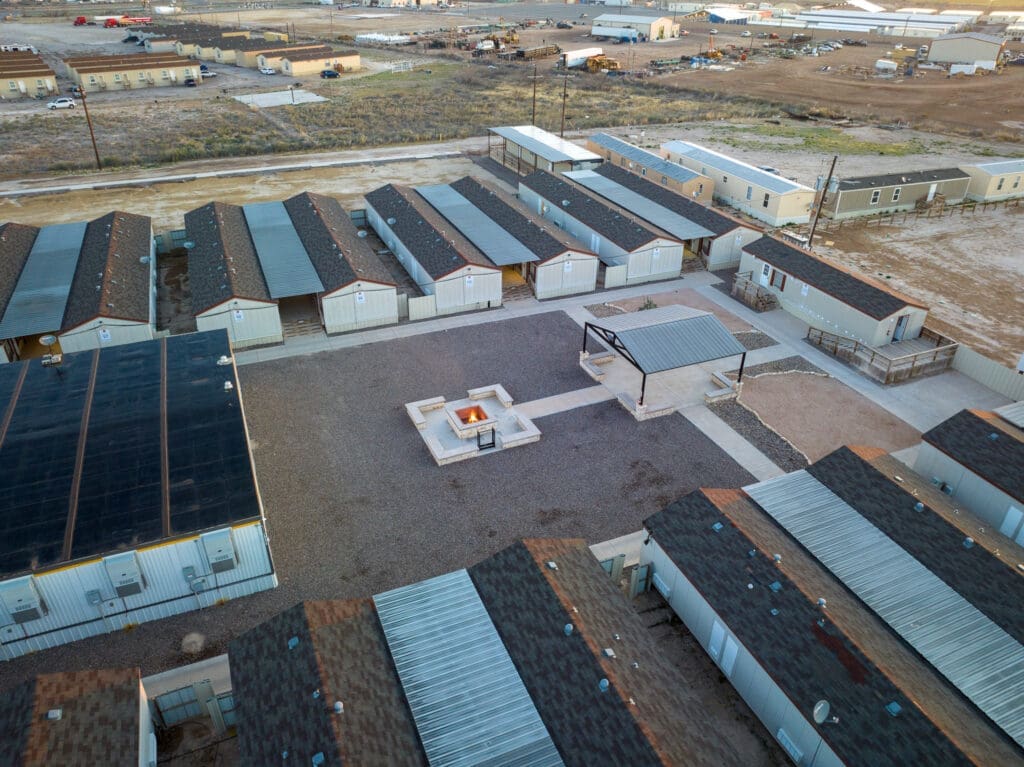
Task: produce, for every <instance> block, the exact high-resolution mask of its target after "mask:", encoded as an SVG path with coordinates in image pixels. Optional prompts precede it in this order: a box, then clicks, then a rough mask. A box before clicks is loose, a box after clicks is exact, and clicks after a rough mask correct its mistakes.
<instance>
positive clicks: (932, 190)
mask: <svg viewBox="0 0 1024 767" xmlns="http://www.w3.org/2000/svg"><path fill="white" fill-rule="evenodd" d="M938 188H939V185H938V184H932V185H931V186H930V187H928V202H931V201H932V200H934V199H935V192H936V190H937V189H938Z"/></svg>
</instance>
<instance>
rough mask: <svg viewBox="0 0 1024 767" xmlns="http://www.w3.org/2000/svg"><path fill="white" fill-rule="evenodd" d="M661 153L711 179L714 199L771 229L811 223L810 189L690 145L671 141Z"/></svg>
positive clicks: (811, 199) (811, 198)
mask: <svg viewBox="0 0 1024 767" xmlns="http://www.w3.org/2000/svg"><path fill="white" fill-rule="evenodd" d="M661 151H662V154H664V155H665V157H667V158H668V159H669V160H671V161H672V162H676V163H679V164H680V165H682V166H683V167H686V168H689V169H690V170H692V171H696V172H697V173H700V174H701V175H702V176H710V177H711V179H712V180H713V181H714V182H715V188H714V196H715V199H716V200H718V201H719V202H723V203H725V204H726V205H731V206H732V207H734V208H736V209H737V210H740V211H742V212H744V213H746V214H747V215H748V216H751V217H753V218H756V219H757V220H759V221H764V222H765V223H766V224H769V225H770V226H784V225H786V224H806V223H807V222H808V221H810V218H811V207H812V206H813V205H814V197H815V193H814V190H813V189H811V188H810V187H809V186H804V185H803V184H799V183H797V182H796V181H790V180H789V179H787V178H783V177H782V176H780V175H778V174H777V173H772V172H770V171H766V170H762V169H761V168H755V167H754V166H753V165H750V164H748V163H745V162H742V161H740V160H735V159H733V158H731V157H728V156H726V155H724V154H721V153H719V152H715V151H714V150H711V149H706V148H705V147H702V146H698V145H697V144H691V143H690V142H689V141H669V142H667V143H665V144H662V145H661Z"/></svg>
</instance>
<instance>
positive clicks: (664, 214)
mask: <svg viewBox="0 0 1024 767" xmlns="http://www.w3.org/2000/svg"><path fill="white" fill-rule="evenodd" d="M566 176H568V177H569V178H571V179H572V180H573V181H575V182H577V183H578V184H580V185H581V186H584V187H586V188H587V189H588V190H590V191H592V192H595V193H596V194H599V195H601V196H602V197H604V198H605V199H607V200H609V201H611V202H614V203H616V204H618V205H619V206H621V207H623V208H625V209H626V210H628V211H630V212H631V213H633V214H634V215H636V216H638V217H640V218H642V219H643V220H644V221H646V222H647V223H649V224H652V225H653V226H657V227H659V228H661V229H664V230H665V231H666V232H668V233H669V234H671V235H672V236H673V237H675V238H676V239H677V240H680V241H682V243H683V244H684V246H685V247H686V251H687V252H689V254H691V255H693V256H697V257H699V258H700V259H701V260H702V261H703V262H704V266H705V267H706V268H707V269H709V270H710V269H727V268H735V267H737V266H739V264H740V253H741V252H742V250H743V246H745V245H748V244H750V243H751V242H753V241H754V240H756V239H757V238H759V237H760V236H761V234H762V231H761V230H760V229H759V228H757V227H755V226H752V225H750V224H746V223H744V222H742V221H740V220H739V219H736V218H733V217H732V216H728V215H726V214H724V213H721V212H719V211H717V210H713V209H712V208H710V207H708V206H707V205H701V204H700V203H699V202H694V201H693V200H691V199H690V198H689V197H686V196H684V195H682V194H677V193H675V192H672V191H669V190H668V189H666V188H665V187H662V186H658V185H657V184H655V183H653V182H652V181H649V180H646V179H644V178H642V177H640V176H637V175H635V174H633V173H628V172H627V171H625V170H623V169H622V168H619V167H616V166H615V165H611V164H608V163H605V164H604V165H602V166H601V167H599V168H598V169H597V170H595V171H578V172H576V173H567V174H566Z"/></svg>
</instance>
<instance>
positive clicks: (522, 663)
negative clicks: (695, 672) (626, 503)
mask: <svg viewBox="0 0 1024 767" xmlns="http://www.w3.org/2000/svg"><path fill="white" fill-rule="evenodd" d="M453 626H458V627H459V630H457V631H453V630H452V627H453ZM605 648H607V649H605ZM228 654H229V657H230V660H231V679H232V683H233V688H234V694H235V700H236V702H237V705H238V709H237V711H238V743H239V751H240V755H241V760H242V762H243V763H244V764H254V765H255V764H271V763H277V762H278V761H280V760H281V759H287V763H291V762H292V761H294V762H295V763H296V764H324V765H331V764H388V765H416V766H417V767H420V766H421V765H427V764H432V765H438V764H467V765H468V764H478V765H482V764H494V765H497V764H524V765H526V764H529V765H537V766H542V765H543V766H548V765H549V766H550V767H555V766H556V765H565V767H593V765H600V764H609V763H612V762H614V763H615V764H622V765H645V766H650V767H653V766H654V765H682V764H721V765H726V764H740V763H742V759H741V758H740V756H739V755H738V754H737V753H736V752H735V750H734V749H733V747H732V745H731V744H730V743H729V742H728V741H727V740H725V739H723V738H718V737H710V736H708V734H707V730H708V728H709V727H710V726H711V717H710V716H709V715H708V714H707V712H706V711H705V707H704V703H703V702H702V701H701V700H700V698H699V696H698V695H697V694H695V693H694V692H693V690H692V688H691V687H690V685H688V684H687V683H686V681H685V680H684V679H683V677H682V676H681V674H680V673H679V671H678V670H677V669H676V668H675V666H674V665H673V664H672V663H671V662H670V661H669V660H668V658H667V657H666V656H665V654H664V653H663V652H662V651H661V649H660V648H659V647H658V645H657V644H656V643H655V641H654V639H653V637H652V635H651V632H650V631H649V630H648V629H647V628H645V626H644V624H643V622H642V621H641V620H640V619H639V618H638V617H637V614H636V613H635V612H634V611H633V609H632V607H631V606H630V605H629V604H628V602H626V600H625V599H624V598H623V596H622V593H621V592H620V591H619V590H618V588H617V586H616V584H615V583H613V582H612V580H611V579H610V578H609V577H608V575H607V574H606V573H605V571H604V570H603V569H602V567H601V565H600V564H599V563H598V561H597V560H596V559H595V558H594V556H593V555H592V554H591V553H590V551H589V549H588V548H587V546H586V544H585V543H584V542H583V541H579V540H527V541H522V542H519V543H516V544H513V545H512V546H509V547H508V548H506V549H503V550H502V551H499V552H498V553H497V554H495V555H494V556H492V557H490V558H489V559H486V560H484V561H483V562H480V563H479V564H476V565H474V566H472V567H470V568H468V569H464V570H457V571H455V572H451V573H448V574H446V575H441V576H438V577H436V578H431V579H429V580H426V581H421V582H418V583H412V584H410V585H408V586H403V587H400V588H397V589H394V590H392V591H388V592H385V593H382V594H377V595H376V596H374V597H373V598H372V599H354V600H347V601H330V602H305V603H301V604H299V605H297V606H295V607H294V608H292V609H290V610H287V611H285V612H284V613H281V614H280V615H278V616H277V617H275V618H271V619H270V620H269V621H266V622H265V623H263V624H261V625H260V626H257V627H256V628H254V629H252V630H251V631H249V632H247V633H246V634H244V635H242V636H241V637H239V638H238V639H235V640H234V641H232V642H231V644H230V645H229V648H228ZM439 657H442V658H444V659H445V662H444V663H440V664H439V663H438V660H437V659H438V658H439ZM284 753H287V756H286V757H282V754H284Z"/></svg>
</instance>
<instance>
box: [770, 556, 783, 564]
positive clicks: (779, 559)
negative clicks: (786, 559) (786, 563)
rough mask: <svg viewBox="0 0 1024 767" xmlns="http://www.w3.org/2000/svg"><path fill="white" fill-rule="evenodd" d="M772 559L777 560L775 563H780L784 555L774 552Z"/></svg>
mask: <svg viewBox="0 0 1024 767" xmlns="http://www.w3.org/2000/svg"><path fill="white" fill-rule="evenodd" d="M772 559H774V560H775V564H779V562H781V561H782V555H781V554H772Z"/></svg>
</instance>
